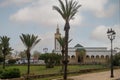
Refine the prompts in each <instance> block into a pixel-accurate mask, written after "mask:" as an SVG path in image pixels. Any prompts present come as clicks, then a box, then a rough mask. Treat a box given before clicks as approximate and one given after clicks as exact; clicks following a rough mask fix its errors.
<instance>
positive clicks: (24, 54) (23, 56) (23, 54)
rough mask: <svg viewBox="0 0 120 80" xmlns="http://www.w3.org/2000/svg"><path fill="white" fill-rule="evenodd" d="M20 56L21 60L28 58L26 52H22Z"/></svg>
mask: <svg viewBox="0 0 120 80" xmlns="http://www.w3.org/2000/svg"><path fill="white" fill-rule="evenodd" d="M18 56H19V57H20V58H21V59H26V58H27V54H26V51H25V50H24V51H20V53H19V54H18Z"/></svg>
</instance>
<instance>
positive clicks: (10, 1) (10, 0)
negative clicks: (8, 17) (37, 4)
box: [0, 0, 34, 7]
mask: <svg viewBox="0 0 120 80" xmlns="http://www.w3.org/2000/svg"><path fill="white" fill-rule="evenodd" d="M33 1H34V0H3V1H2V2H1V3H0V7H5V6H10V5H16V6H18V5H23V4H26V3H31V2H33Z"/></svg>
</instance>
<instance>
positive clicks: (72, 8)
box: [53, 0, 81, 80]
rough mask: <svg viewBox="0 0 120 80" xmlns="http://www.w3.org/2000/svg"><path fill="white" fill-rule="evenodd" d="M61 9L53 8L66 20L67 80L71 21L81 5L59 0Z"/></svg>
mask: <svg viewBox="0 0 120 80" xmlns="http://www.w3.org/2000/svg"><path fill="white" fill-rule="evenodd" d="M59 3H60V8H59V7H58V6H53V9H55V10H56V11H57V12H58V13H59V14H60V15H61V16H62V18H63V19H64V20H65V26H64V31H65V45H66V46H65V61H66V62H65V71H64V79H65V80H66V79H67V64H68V59H67V58H68V37H69V29H70V25H69V21H70V20H71V19H73V18H74V15H75V14H76V13H77V12H78V9H79V7H80V6H81V5H79V4H78V2H77V1H73V0H70V1H68V0H65V3H63V2H62V0H59Z"/></svg>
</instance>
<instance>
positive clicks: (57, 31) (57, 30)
mask: <svg viewBox="0 0 120 80" xmlns="http://www.w3.org/2000/svg"><path fill="white" fill-rule="evenodd" d="M56 33H57V34H60V32H59V25H58V24H57V29H56Z"/></svg>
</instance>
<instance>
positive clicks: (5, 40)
mask: <svg viewBox="0 0 120 80" xmlns="http://www.w3.org/2000/svg"><path fill="white" fill-rule="evenodd" d="M9 40H10V38H9V37H7V36H3V37H0V42H1V47H0V48H1V49H0V50H1V51H2V54H3V58H4V59H3V69H5V60H6V56H7V55H8V54H10V53H11V52H10V51H12V50H13V49H12V48H11V47H9V45H10V44H9Z"/></svg>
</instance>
